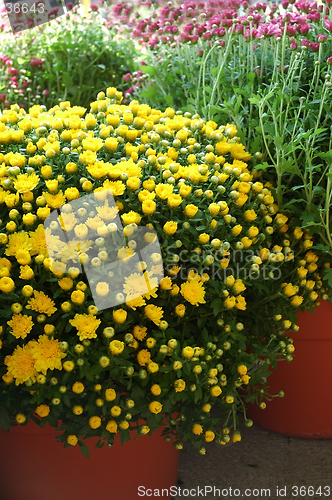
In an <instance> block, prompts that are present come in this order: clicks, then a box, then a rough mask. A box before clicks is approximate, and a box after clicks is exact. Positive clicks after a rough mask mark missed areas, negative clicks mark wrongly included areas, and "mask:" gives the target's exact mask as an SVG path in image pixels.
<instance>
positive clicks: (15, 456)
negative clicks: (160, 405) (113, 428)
mask: <svg viewBox="0 0 332 500" xmlns="http://www.w3.org/2000/svg"><path fill="white" fill-rule="evenodd" d="M55 435H56V432H55V429H54V428H53V427H51V426H49V425H48V424H47V425H46V426H45V427H44V428H43V429H42V428H40V427H39V426H38V425H37V424H35V423H34V422H33V421H30V422H29V423H28V424H27V425H26V426H22V427H13V428H11V430H10V432H9V433H6V432H4V431H2V430H0V450H1V454H0V492H1V493H0V497H1V498H2V499H4V500H23V499H24V500H45V498H47V500H59V499H61V500H92V499H98V500H120V499H121V500H134V499H135V498H140V497H139V495H138V487H139V486H143V487H144V488H145V490H142V489H141V490H140V491H146V489H147V488H149V489H152V491H153V490H154V489H159V490H160V491H161V489H162V488H165V489H168V490H169V488H170V487H171V486H175V485H176V484H177V469H178V460H179V452H178V451H177V450H175V448H174V446H173V445H172V444H171V443H167V442H165V440H164V438H163V437H161V431H158V432H154V433H153V434H152V436H139V437H138V438H137V439H132V440H130V441H128V442H127V443H125V444H124V445H123V446H122V445H121V444H120V438H119V436H118V435H117V436H116V438H115V442H114V445H113V446H112V447H111V448H108V447H107V446H104V447H103V448H101V449H97V450H96V449H95V444H96V442H97V439H96V438H91V439H89V440H86V441H85V443H86V444H87V446H88V448H89V451H90V458H86V457H85V456H84V455H83V454H82V452H81V450H80V449H79V447H78V445H76V446H75V447H74V448H71V449H70V448H64V447H63V445H62V444H61V443H59V442H58V441H57V440H56V439H55ZM160 495H161V493H160ZM150 496H151V495H150ZM152 498H154V497H153V495H152ZM163 498H165V499H169V498H170V496H167V495H164V496H163Z"/></svg>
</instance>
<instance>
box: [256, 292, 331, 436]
mask: <svg viewBox="0 0 332 500" xmlns="http://www.w3.org/2000/svg"><path fill="white" fill-rule="evenodd" d="M298 325H299V327H300V330H299V331H298V332H297V333H296V334H292V337H293V338H294V346H295V353H294V359H293V361H291V362H290V363H287V362H284V361H283V362H280V363H278V368H277V370H272V371H273V373H272V375H271V376H270V377H269V393H270V394H277V393H278V391H280V390H283V391H284V392H285V396H284V397H283V398H274V399H273V400H272V401H271V402H268V403H267V406H266V408H265V409H264V410H261V409H260V408H259V407H258V406H257V405H251V404H249V405H248V411H247V414H248V417H249V418H251V419H252V420H253V421H254V422H255V423H257V424H258V425H260V426H261V427H263V428H265V429H268V430H271V431H274V432H277V433H279V434H283V435H285V436H294V437H302V438H312V439H332V417H331V415H332V395H331V394H332V393H331V380H330V376H329V370H330V367H331V360H332V303H331V302H326V301H321V302H320V305H319V306H317V307H316V308H315V312H314V313H311V312H307V311H306V312H303V313H299V314H298Z"/></svg>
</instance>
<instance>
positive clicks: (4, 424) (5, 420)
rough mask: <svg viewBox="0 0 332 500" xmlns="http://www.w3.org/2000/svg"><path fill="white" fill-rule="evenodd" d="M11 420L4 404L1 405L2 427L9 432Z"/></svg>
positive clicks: (0, 418) (0, 424) (0, 420)
mask: <svg viewBox="0 0 332 500" xmlns="http://www.w3.org/2000/svg"><path fill="white" fill-rule="evenodd" d="M10 424H11V420H10V417H9V415H8V412H7V410H6V408H5V407H4V406H0V427H1V429H3V430H4V431H6V432H9V429H10Z"/></svg>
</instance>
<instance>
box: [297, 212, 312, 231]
mask: <svg viewBox="0 0 332 500" xmlns="http://www.w3.org/2000/svg"><path fill="white" fill-rule="evenodd" d="M300 219H301V221H302V226H301V227H306V226H307V225H308V224H309V223H310V222H314V220H315V214H313V213H312V212H303V214H302V215H301V216H300Z"/></svg>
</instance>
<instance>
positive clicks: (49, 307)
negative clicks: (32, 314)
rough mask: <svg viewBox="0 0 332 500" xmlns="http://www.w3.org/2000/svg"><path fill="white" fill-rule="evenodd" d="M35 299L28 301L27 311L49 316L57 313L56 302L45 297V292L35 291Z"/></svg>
mask: <svg viewBox="0 0 332 500" xmlns="http://www.w3.org/2000/svg"><path fill="white" fill-rule="evenodd" d="M33 294H34V298H31V299H29V300H28V303H27V305H26V306H25V307H26V308H27V309H32V310H33V311H36V312H39V313H43V314H47V316H51V315H52V314H54V313H55V312H56V311H57V308H56V307H55V302H54V301H53V300H52V299H51V298H50V297H48V296H47V295H45V293H44V292H38V291H36V290H35V291H34V292H33Z"/></svg>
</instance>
